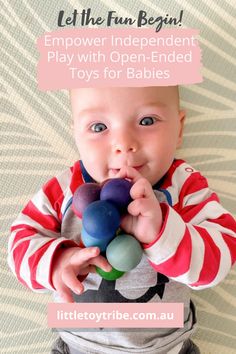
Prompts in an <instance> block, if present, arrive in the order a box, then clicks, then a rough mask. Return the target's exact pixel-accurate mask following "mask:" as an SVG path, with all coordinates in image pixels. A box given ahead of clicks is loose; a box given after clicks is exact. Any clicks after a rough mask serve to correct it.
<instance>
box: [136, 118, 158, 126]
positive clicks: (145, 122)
mask: <svg viewBox="0 0 236 354" xmlns="http://www.w3.org/2000/svg"><path fill="white" fill-rule="evenodd" d="M155 122H156V118H154V117H144V118H143V119H141V120H140V122H139V124H140V125H152V124H154V123H155Z"/></svg>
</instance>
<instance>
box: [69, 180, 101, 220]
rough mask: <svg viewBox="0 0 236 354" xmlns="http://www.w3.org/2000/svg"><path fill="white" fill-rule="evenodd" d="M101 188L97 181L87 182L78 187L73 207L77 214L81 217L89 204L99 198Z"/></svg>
mask: <svg viewBox="0 0 236 354" xmlns="http://www.w3.org/2000/svg"><path fill="white" fill-rule="evenodd" d="M100 191H101V188H100V186H99V185H98V184H97V183H85V184H82V185H81V186H80V187H79V188H77V189H76V191H75V193H74V196H73V201H72V208H73V210H74V212H75V214H76V215H78V216H79V217H81V216H82V215H83V212H84V210H85V209H86V208H87V206H88V205H89V204H91V203H92V202H95V201H96V200H99V198H100Z"/></svg>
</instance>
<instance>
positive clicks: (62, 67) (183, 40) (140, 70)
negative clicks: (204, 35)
mask: <svg viewBox="0 0 236 354" xmlns="http://www.w3.org/2000/svg"><path fill="white" fill-rule="evenodd" d="M197 35H198V31H197V30H195V29H163V30H161V31H160V32H157V33H156V32H154V31H153V29H149V28H146V29H135V28H133V29H130V28H129V29H102V28H100V29H63V30H57V31H54V32H48V33H45V34H44V35H43V36H41V37H40V38H39V39H38V41H37V47H38V50H39V52H40V60H39V63H38V86H39V89H40V90H42V91H47V90H59V89H71V88H76V87H102V86H110V87H114V86H116V87H118V86H129V87H141V86H170V85H181V84H194V83H199V82H202V75H201V50H200V47H199V44H198V40H197Z"/></svg>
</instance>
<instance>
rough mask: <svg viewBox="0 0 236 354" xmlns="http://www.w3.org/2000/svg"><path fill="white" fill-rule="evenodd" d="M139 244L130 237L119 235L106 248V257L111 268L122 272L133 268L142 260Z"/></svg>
mask: <svg viewBox="0 0 236 354" xmlns="http://www.w3.org/2000/svg"><path fill="white" fill-rule="evenodd" d="M142 254H143V250H142V247H141V245H140V243H139V242H138V241H137V240H136V239H135V238H134V237H133V236H131V235H126V234H123V235H119V236H117V237H115V238H114V239H113V240H112V241H111V242H110V243H109V245H108V246H107V250H106V257H107V260H108V262H109V263H110V264H111V266H112V267H113V268H115V269H117V270H120V271H123V272H129V271H130V270H132V269H133V268H135V267H136V266H137V265H138V264H139V262H140V261H141V259H142Z"/></svg>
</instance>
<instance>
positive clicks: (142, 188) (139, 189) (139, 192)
mask: <svg viewBox="0 0 236 354" xmlns="http://www.w3.org/2000/svg"><path fill="white" fill-rule="evenodd" d="M130 195H131V198H132V199H138V198H152V199H153V198H155V194H154V192H153V189H152V186H151V184H150V182H149V181H148V180H147V179H146V178H140V179H139V180H138V181H137V182H136V183H134V185H133V186H132V188H131V189H130Z"/></svg>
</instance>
